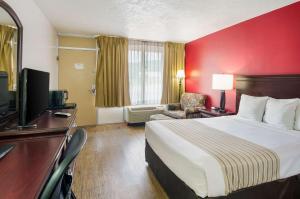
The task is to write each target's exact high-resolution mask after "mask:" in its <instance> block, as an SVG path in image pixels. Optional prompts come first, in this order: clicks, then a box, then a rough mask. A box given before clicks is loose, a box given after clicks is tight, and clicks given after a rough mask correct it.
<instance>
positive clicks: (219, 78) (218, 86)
mask: <svg viewBox="0 0 300 199" xmlns="http://www.w3.org/2000/svg"><path fill="white" fill-rule="evenodd" d="M212 89H214V90H220V91H221V98H220V107H218V108H215V110H217V111H219V112H221V113H225V112H226V111H225V103H226V98H225V90H231V89H233V75H231V74H213V76H212Z"/></svg>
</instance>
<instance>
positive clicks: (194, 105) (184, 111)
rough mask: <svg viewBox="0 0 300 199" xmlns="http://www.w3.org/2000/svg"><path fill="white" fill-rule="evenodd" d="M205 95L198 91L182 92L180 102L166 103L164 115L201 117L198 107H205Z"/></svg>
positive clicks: (178, 117) (181, 117)
mask: <svg viewBox="0 0 300 199" xmlns="http://www.w3.org/2000/svg"><path fill="white" fill-rule="evenodd" d="M205 101H206V95H202V94H199V93H183V94H182V96H181V99H180V103H173V104H168V105H167V110H165V111H164V113H163V114H164V115H167V116H169V117H172V118H176V119H185V118H198V117H201V114H200V112H199V109H202V108H203V109H204V108H205Z"/></svg>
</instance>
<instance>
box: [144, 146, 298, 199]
mask: <svg viewBox="0 0 300 199" xmlns="http://www.w3.org/2000/svg"><path fill="white" fill-rule="evenodd" d="M145 157H146V161H147V162H148V166H149V167H150V168H151V170H152V172H153V173H154V175H155V176H156V178H157V180H158V181H159V183H160V185H161V186H162V187H163V188H164V190H165V192H166V193H167V195H168V196H169V197H170V199H201V197H199V196H197V195H196V194H195V192H194V191H193V190H192V189H191V188H189V187H188V186H187V185H186V184H185V183H184V182H183V181H182V180H181V179H179V178H178V177H177V176H176V175H175V174H174V173H173V172H172V171H171V170H170V169H169V168H168V167H167V166H166V165H165V164H164V163H163V162H162V160H161V159H160V158H159V157H158V155H157V154H156V153H155V152H154V151H153V149H152V148H151V147H150V145H149V144H148V142H147V140H146V147H145ZM253 198H255V199H269V198H270V199H299V198H300V178H299V176H292V177H289V178H287V179H284V180H277V181H273V182H268V183H264V184H260V185H257V186H253V187H250V188H246V189H241V190H238V191H235V192H232V193H231V194H229V195H227V196H220V197H206V199H253Z"/></svg>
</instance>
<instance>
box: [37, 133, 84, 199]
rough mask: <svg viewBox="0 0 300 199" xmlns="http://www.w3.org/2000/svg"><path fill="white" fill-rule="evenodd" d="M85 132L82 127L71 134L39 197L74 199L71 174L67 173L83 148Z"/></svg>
mask: <svg viewBox="0 0 300 199" xmlns="http://www.w3.org/2000/svg"><path fill="white" fill-rule="evenodd" d="M86 139H87V134H86V132H85V131H84V130H83V129H78V130H76V132H75V133H74V134H73V136H72V138H71V140H70V142H69V143H68V145H67V148H66V150H65V152H64V153H63V155H62V159H61V162H60V163H59V165H58V167H57V168H56V169H55V170H54V172H53V173H52V175H51V176H50V179H49V180H48V182H47V184H46V185H45V187H44V189H43V191H42V193H41V195H40V199H75V198H76V197H75V195H74V193H73V192H72V189H71V184H72V176H71V175H69V174H68V170H69V167H70V165H71V164H72V163H73V161H74V159H75V158H76V157H77V155H78V154H79V152H80V151H81V149H82V148H83V146H84V144H85V142H86Z"/></svg>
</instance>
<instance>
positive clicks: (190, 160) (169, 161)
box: [145, 76, 300, 198]
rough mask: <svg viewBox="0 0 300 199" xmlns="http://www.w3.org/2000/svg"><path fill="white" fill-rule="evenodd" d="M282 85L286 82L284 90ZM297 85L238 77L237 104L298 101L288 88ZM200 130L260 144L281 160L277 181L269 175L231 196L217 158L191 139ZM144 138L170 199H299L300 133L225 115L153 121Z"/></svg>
mask: <svg viewBox="0 0 300 199" xmlns="http://www.w3.org/2000/svg"><path fill="white" fill-rule="evenodd" d="M295 80H297V81H295ZM282 81H285V84H284V85H283V84H282ZM295 83H296V84H297V85H298V86H300V78H299V76H297V77H295V76H293V77H291V76H267V77H261V76H252V77H243V78H239V79H237V85H236V87H237V103H239V100H240V95H241V94H248V95H256V96H263V95H268V96H272V97H277V98H294V97H299V96H300V95H299V93H297V92H293V93H292V92H290V90H291V88H290V87H289V86H291V85H290V84H293V85H294V84H295ZM278 85H281V86H284V87H287V88H288V89H285V90H284V91H282V92H281V93H278V91H276V89H278V87H277V88H276V89H275V87H276V86H278ZM253 88H255V89H253ZM270 88H271V89H270ZM298 92H299V91H298ZM201 128H209V129H210V131H212V132H213V131H215V130H216V135H218V134H220V135H221V134H222V133H223V134H224V135H226V136H229V137H231V138H237V139H241V142H242V141H243V140H246V141H247V142H250V143H255V145H257V146H255V147H258V148H259V147H262V149H265V150H266V151H267V153H268V152H274V157H275V158H274V159H277V163H278V168H277V167H276V168H275V167H274V168H275V170H276V169H278V171H277V173H278V174H277V176H275V177H276V178H275V177H274V176H270V179H268V180H265V181H264V182H260V183H257V185H255V184H254V185H251V186H248V187H242V188H241V189H240V188H239V189H237V188H235V189H232V190H230V191H228V189H227V188H228V184H227V185H225V184H226V180H224V176H225V175H223V172H222V168H221V166H220V164H219V162H218V159H217V158H216V157H215V156H212V154H211V153H209V151H206V150H205V149H203V148H201V147H197V146H196V145H197V143H195V142H193V139H196V138H195V137H191V136H193V134H192V133H190V132H193V131H194V135H197V129H201ZM206 130H207V129H206ZM180 131H182V132H183V131H184V132H189V136H190V138H189V139H188V138H184V139H182V138H183V137H184V136H185V135H184V134H180ZM145 133H146V160H147V162H148V164H149V166H150V168H151V169H152V171H153V172H154V174H155V175H156V177H157V178H158V180H159V181H160V183H161V184H162V186H163V187H164V188H165V190H166V192H167V193H168V195H169V196H170V197H171V198H254V197H255V198H297V197H299V195H298V194H299V193H298V192H297V191H295V190H298V189H299V188H300V182H299V177H298V176H297V175H298V174H299V173H300V150H299V149H300V132H299V131H293V130H282V129H280V128H277V127H274V126H271V125H269V124H265V123H262V122H254V121H248V120H244V119H241V118H239V117H237V116H227V117H220V118H206V119H193V120H190V121H188V120H186V121H184V120H173V121H171V120H170V121H154V122H149V123H148V124H147V125H146V130H145ZM221 136H222V135H221ZM200 138H201V137H199V138H198V139H200ZM205 138H206V137H205ZM208 139H210V138H208ZM202 144H203V143H202ZM230 150H231V149H230ZM235 150H236V149H235ZM251 150H252V149H251ZM253 150H254V151H255V150H258V149H253ZM275 161H276V160H275ZM271 163H272V161H271ZM275 170H272V171H275ZM274 173H275V172H274ZM253 179H254V178H253ZM250 184H251V183H250ZM296 194H297V196H296Z"/></svg>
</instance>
